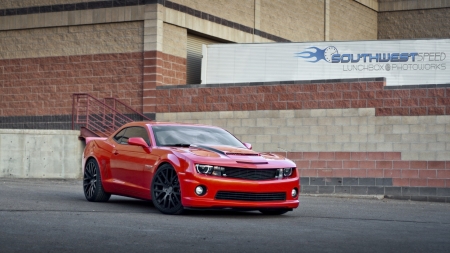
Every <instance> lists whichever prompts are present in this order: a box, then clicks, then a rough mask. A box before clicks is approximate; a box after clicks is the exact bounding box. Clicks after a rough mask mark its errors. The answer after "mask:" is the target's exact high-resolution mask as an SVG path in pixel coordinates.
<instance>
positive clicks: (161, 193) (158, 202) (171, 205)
mask: <svg viewBox="0 0 450 253" xmlns="http://www.w3.org/2000/svg"><path fill="white" fill-rule="evenodd" d="M151 194H152V196H151V197H152V202H153V205H154V206H155V207H156V208H157V209H158V210H159V211H160V212H161V213H164V214H181V213H182V212H183V211H184V208H183V205H182V204H181V188H180V181H179V180H178V176H177V172H176V171H175V169H174V168H173V167H172V166H171V165H170V164H164V165H162V166H161V167H159V168H158V170H157V171H156V173H155V175H154V176H153V180H152V188H151Z"/></svg>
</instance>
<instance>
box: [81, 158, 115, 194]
mask: <svg viewBox="0 0 450 253" xmlns="http://www.w3.org/2000/svg"><path fill="white" fill-rule="evenodd" d="M83 191H84V196H85V197H86V199H87V200H88V201H92V202H106V201H108V200H109V198H110V197H111V194H109V193H106V192H105V191H104V190H103V185H102V178H101V176H100V169H99V166H98V164H97V161H96V160H95V159H89V160H88V161H87V162H86V166H85V167H84V175H83Z"/></svg>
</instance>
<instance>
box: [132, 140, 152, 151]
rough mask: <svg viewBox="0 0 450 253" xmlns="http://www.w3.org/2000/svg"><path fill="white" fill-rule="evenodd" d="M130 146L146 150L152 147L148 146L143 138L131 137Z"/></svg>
mask: <svg viewBox="0 0 450 253" xmlns="http://www.w3.org/2000/svg"><path fill="white" fill-rule="evenodd" d="M128 145H133V146H140V147H143V148H146V149H150V147H149V146H148V145H147V142H145V141H144V139H142V138H141V137H131V138H130V139H128Z"/></svg>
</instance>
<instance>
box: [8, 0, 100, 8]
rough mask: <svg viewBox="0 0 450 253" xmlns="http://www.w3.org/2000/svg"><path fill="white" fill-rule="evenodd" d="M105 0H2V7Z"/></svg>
mask: <svg viewBox="0 0 450 253" xmlns="http://www.w3.org/2000/svg"><path fill="white" fill-rule="evenodd" d="M95 1H103V0H1V1H0V9H9V8H22V7H30V6H44V5H55V4H73V3H82V2H95Z"/></svg>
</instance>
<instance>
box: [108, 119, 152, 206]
mask: <svg viewBox="0 0 450 253" xmlns="http://www.w3.org/2000/svg"><path fill="white" fill-rule="evenodd" d="M124 130H125V131H124V132H123V133H122V131H121V132H119V133H118V135H116V136H117V138H116V136H115V137H114V140H115V141H116V143H117V144H116V145H115V148H114V149H113V151H112V154H111V159H110V161H111V174H112V177H113V181H114V182H115V184H116V186H117V189H118V190H119V191H120V192H119V193H120V194H123V195H127V196H133V197H141V198H145V197H147V198H148V197H149V189H148V188H149V182H144V176H143V173H144V168H145V167H146V165H147V166H148V165H153V164H154V163H155V162H156V160H157V157H156V156H155V155H152V154H151V151H150V149H145V148H143V147H141V146H135V145H128V139H129V138H131V137H141V138H143V139H144V140H145V141H146V142H147V145H149V146H151V145H150V140H149V135H148V132H147V130H146V129H145V128H144V127H140V126H133V127H128V128H126V129H124ZM119 135H120V136H119Z"/></svg>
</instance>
